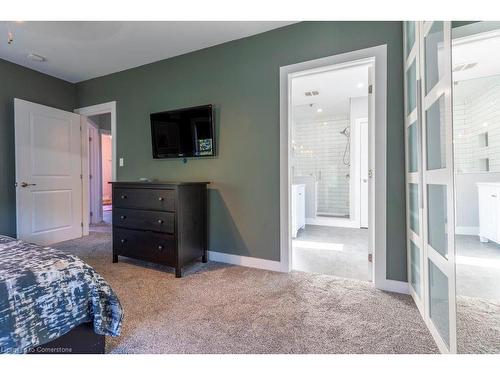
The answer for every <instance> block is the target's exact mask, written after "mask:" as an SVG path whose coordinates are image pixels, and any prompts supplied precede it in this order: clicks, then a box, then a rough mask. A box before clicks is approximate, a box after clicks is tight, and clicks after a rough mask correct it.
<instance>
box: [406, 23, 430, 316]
mask: <svg viewBox="0 0 500 375" xmlns="http://www.w3.org/2000/svg"><path fill="white" fill-rule="evenodd" d="M409 22H413V23H414V26H415V31H414V34H415V40H414V43H413V46H412V47H411V50H410V52H409V53H407V51H408V47H409V46H408V45H407V41H408V37H407V36H408V23H409ZM419 31H420V22H418V21H408V22H404V48H403V54H404V93H405V95H404V96H405V100H404V111H405V112H404V114H405V116H404V118H405V121H404V129H405V131H404V134H405V171H406V183H405V190H406V233H407V236H406V238H407V268H408V286H409V290H410V295H411V296H412V297H413V299H414V301H415V304H416V305H417V307H418V309H419V311H420V314H421V315H422V316H424V315H425V306H424V301H425V292H426V288H425V287H424V261H423V259H424V257H423V251H424V241H423V232H422V231H423V195H422V190H423V182H422V140H421V137H422V122H421V100H420V59H419V56H420V41H419V39H420V38H419V35H420V34H419ZM413 64H415V88H414V89H415V92H414V94H415V98H416V106H415V108H414V109H413V110H412V111H411V112H410V113H408V107H409V103H408V100H409V98H408V95H407V94H408V89H409V88H408V86H409V82H408V74H409V70H410V68H411V67H412V65H413ZM411 126H416V141H417V142H416V144H415V145H414V147H416V149H417V152H418V158H417V171H413V172H412V171H410V166H409V162H410V154H409V143H410V137H409V135H410V134H409V133H410V127H411ZM410 184H416V185H417V186H418V226H419V231H418V233H416V232H414V231H413V230H412V228H411V225H410V222H411V211H410V200H411V193H410ZM412 242H413V244H414V245H415V246H417V247H418V249H419V255H420V256H419V269H420V274H419V277H418V282H419V283H420V295H419V294H418V292H417V291H416V290H415V288H414V287H413V285H412V282H411V281H412V279H413V274H412V266H411V265H412V257H411V249H412V247H411V245H412Z"/></svg>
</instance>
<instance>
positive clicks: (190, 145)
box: [150, 105, 215, 159]
mask: <svg viewBox="0 0 500 375" xmlns="http://www.w3.org/2000/svg"><path fill="white" fill-rule="evenodd" d="M150 117H151V137H152V142H153V157H154V158H155V159H163V158H185V157H200V156H214V155H215V135H214V126H213V115H212V105H204V106H200V107H192V108H184V109H177V110H173V111H167V112H160V113H152V114H151V115H150Z"/></svg>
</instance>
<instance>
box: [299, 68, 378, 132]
mask: <svg viewBox="0 0 500 375" xmlns="http://www.w3.org/2000/svg"><path fill="white" fill-rule="evenodd" d="M368 66H369V65H368V64H365V65H358V66H355V67H349V68H344V69H336V70H330V71H327V72H322V73H315V74H311V75H307V76H301V77H296V78H293V80H292V105H293V116H294V120H295V121H297V122H301V121H321V120H322V119H325V118H327V117H332V116H338V115H345V114H348V113H349V102H350V101H349V99H350V98H354V97H362V96H367V95H368ZM312 90H317V91H318V92H319V95H317V96H306V95H305V92H307V91H312ZM318 109H321V110H322V111H321V112H318Z"/></svg>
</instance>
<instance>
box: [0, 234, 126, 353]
mask: <svg viewBox="0 0 500 375" xmlns="http://www.w3.org/2000/svg"><path fill="white" fill-rule="evenodd" d="M122 317H123V311H122V308H121V305H120V302H119V300H118V298H117V296H116V294H115V293H114V292H113V290H112V289H111V287H110V286H109V284H108V283H107V282H106V281H105V280H104V279H103V278H102V277H101V276H100V275H99V274H98V273H97V272H96V271H95V270H94V269H93V268H92V267H90V266H89V265H88V264H86V263H85V262H83V261H82V260H80V259H79V258H78V257H76V256H73V255H69V254H66V253H64V252H62V251H59V250H56V249H52V248H50V247H42V246H38V245H34V244H30V243H26V242H24V241H21V240H17V239H14V238H11V237H6V236H1V235H0V353H37V352H38V353H68V352H69V353H100V352H103V351H104V336H118V335H119V334H120V330H121V324H122Z"/></svg>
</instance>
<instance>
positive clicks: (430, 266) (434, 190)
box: [405, 21, 456, 353]
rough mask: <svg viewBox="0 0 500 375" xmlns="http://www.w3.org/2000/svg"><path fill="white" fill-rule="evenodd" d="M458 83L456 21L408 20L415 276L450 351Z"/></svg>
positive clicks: (416, 293)
mask: <svg viewBox="0 0 500 375" xmlns="http://www.w3.org/2000/svg"><path fill="white" fill-rule="evenodd" d="M451 85H452V80H451V22H442V21H434V22H405V90H406V91H405V103H406V104H405V134H406V156H407V165H406V168H407V174H406V175H407V213H408V214H407V219H408V224H407V226H408V229H407V232H408V277H409V284H410V290H411V294H412V296H413V298H414V299H415V302H416V304H417V306H418V307H419V310H420V312H421V313H422V315H423V317H424V320H425V322H426V324H427V326H428V328H429V330H430V331H431V333H432V335H433V337H434V339H435V341H436V344H437V345H438V347H439V349H440V350H441V352H444V353H456V308H455V244H454V240H455V225H454V224H455V223H454V219H455V218H454V200H453V196H454V191H453V189H454V186H453V147H452V97H451Z"/></svg>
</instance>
